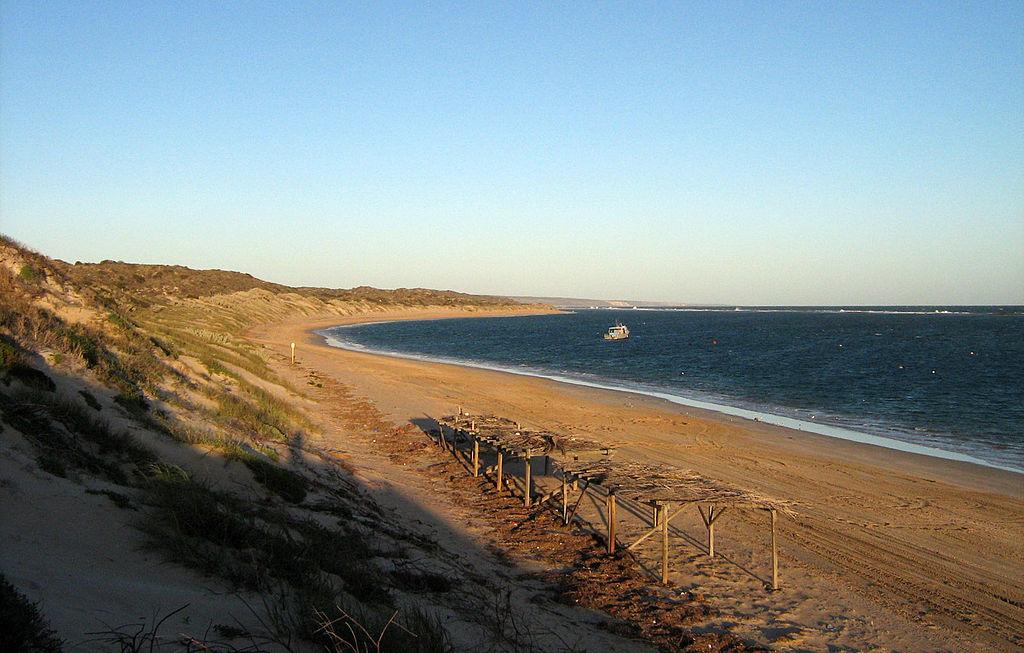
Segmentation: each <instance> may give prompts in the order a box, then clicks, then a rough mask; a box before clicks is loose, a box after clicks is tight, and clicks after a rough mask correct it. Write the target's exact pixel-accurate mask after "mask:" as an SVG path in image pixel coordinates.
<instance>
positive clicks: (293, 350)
mask: <svg viewBox="0 0 1024 653" xmlns="http://www.w3.org/2000/svg"><path fill="white" fill-rule="evenodd" d="M294 364H295V343H294V342H293V343H292V365H294Z"/></svg>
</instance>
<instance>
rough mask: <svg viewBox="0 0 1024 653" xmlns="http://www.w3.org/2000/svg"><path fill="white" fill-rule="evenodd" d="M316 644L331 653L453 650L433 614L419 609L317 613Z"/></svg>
mask: <svg viewBox="0 0 1024 653" xmlns="http://www.w3.org/2000/svg"><path fill="white" fill-rule="evenodd" d="M316 623H317V629H316V631H315V633H316V635H317V639H318V641H319V643H320V644H321V645H322V646H323V647H324V648H325V650H327V651H329V652H330V653H378V652H379V653H385V652H387V653H390V652H392V651H393V652H395V653H442V652H445V651H450V650H452V646H451V641H450V640H449V638H448V633H447V632H446V631H445V629H444V627H443V626H442V624H441V620H440V619H439V618H438V617H437V616H436V615H432V614H429V613H427V612H426V611H424V610H421V609H419V608H407V609H406V610H395V611H394V612H392V613H391V615H390V616H389V617H387V618H384V616H383V615H382V614H380V613H367V612H366V610H365V609H360V606H355V607H349V608H348V609H346V608H343V607H335V608H334V609H333V610H331V612H323V611H319V610H318V611H317V612H316Z"/></svg>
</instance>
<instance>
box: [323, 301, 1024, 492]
mask: <svg viewBox="0 0 1024 653" xmlns="http://www.w3.org/2000/svg"><path fill="white" fill-rule="evenodd" d="M617 321H619V322H622V323H623V324H626V325H627V326H628V327H629V329H630V331H631V337H630V338H629V339H628V340H622V341H605V340H603V339H602V334H603V333H604V332H605V331H606V330H607V328H608V327H609V326H611V325H613V324H615V323H616V322H617ZM322 333H323V335H325V336H327V338H328V342H329V343H331V344H333V345H336V346H342V347H348V348H354V349H362V350H372V351H377V352H382V353H389V354H393V355H400V356H407V357H414V358H422V359H428V360H439V361H445V362H453V363H460V364H463V365H471V366H477V367H486V368H490V369H499V370H505V371H509V372H515V373H519V374H529V375H536V376H542V377H547V378H554V379H558V380H562V381H568V382H573V383H581V384H585V385H592V386H596V387H605V388H612V389H620V390H628V391H633V392H641V393H645V394H649V395H653V396H657V397H662V398H665V399H669V400H671V401H675V402H677V403H681V404H686V405H692V406H698V407H702V408H710V409H712V410H718V411H721V412H725V413H730V414H734V415H740V416H742V417H748V418H755V417H756V418H757V419H760V420H762V421H766V422H770V423H776V424H780V425H783V426H789V427H793V428H799V429H802V430H806V431H811V432H816V433H821V434H824V435H830V436H833V437H841V438H846V439H852V440H859V441H864V442H869V443H873V444H877V445H880V446H886V447H890V448H895V449H902V450H907V451H915V452H918V453H923V454H926V455H933V456H939V457H943V458H951V459H958V460H965V461H969V462H975V463H979V464H984V465H988V466H992V467H999V468H1003V469H1009V470H1013V471H1018V472H1022V473H1024V307H962V306H961V307H846V308H833V307H828V308H806V307H792V308H780V307H772V308H759V307H739V308H731V307H730V308H729V309H720V308H713V309H691V308H681V309H664V310H663V309H634V310H628V309H627V310H619V309H592V310H578V311H575V312H571V313H565V314H560V315H536V316H524V317H500V318H468V319H447V320H427V321H414V322H383V323H375V324H364V325H355V326H345V327H334V328H332V329H326V330H324V331H322Z"/></svg>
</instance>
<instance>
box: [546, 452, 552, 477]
mask: <svg viewBox="0 0 1024 653" xmlns="http://www.w3.org/2000/svg"><path fill="white" fill-rule="evenodd" d="M550 470H551V456H549V455H547V454H544V476H547V475H548V472H549V471H550Z"/></svg>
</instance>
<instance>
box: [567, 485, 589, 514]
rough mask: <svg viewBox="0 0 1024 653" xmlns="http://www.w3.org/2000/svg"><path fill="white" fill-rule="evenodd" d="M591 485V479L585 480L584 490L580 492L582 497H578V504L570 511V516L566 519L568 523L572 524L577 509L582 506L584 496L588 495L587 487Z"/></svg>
mask: <svg viewBox="0 0 1024 653" xmlns="http://www.w3.org/2000/svg"><path fill="white" fill-rule="evenodd" d="M588 487H590V481H584V483H583V491H582V492H580V498H578V499H576V504H575V505H574V506H573V507H572V512H570V513H569V518H568V519H567V520H566V523H567V524H571V523H572V520H573V517H575V516H576V510H577V509H579V507H580V502H582V501H583V497H585V496H587V488H588Z"/></svg>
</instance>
